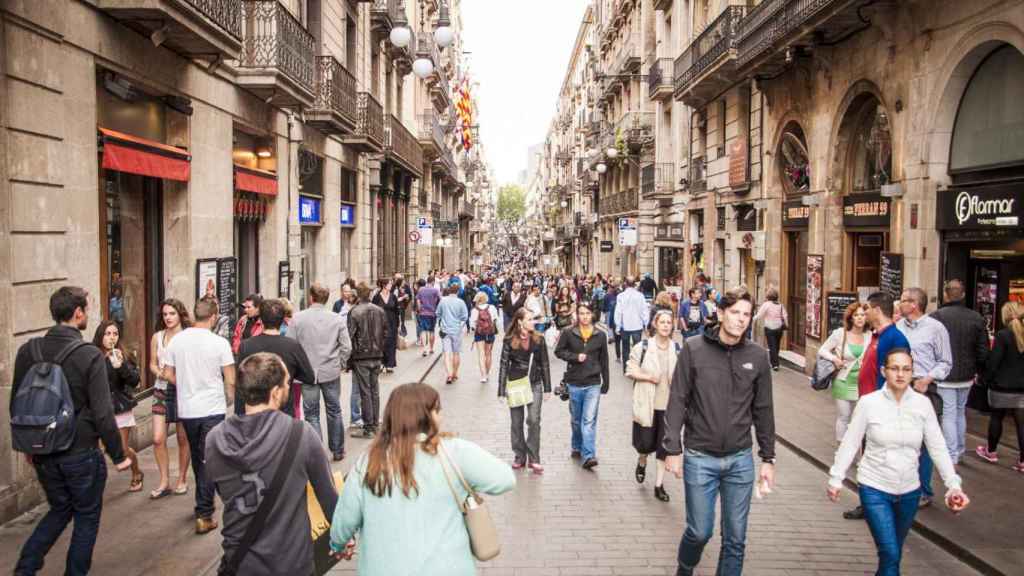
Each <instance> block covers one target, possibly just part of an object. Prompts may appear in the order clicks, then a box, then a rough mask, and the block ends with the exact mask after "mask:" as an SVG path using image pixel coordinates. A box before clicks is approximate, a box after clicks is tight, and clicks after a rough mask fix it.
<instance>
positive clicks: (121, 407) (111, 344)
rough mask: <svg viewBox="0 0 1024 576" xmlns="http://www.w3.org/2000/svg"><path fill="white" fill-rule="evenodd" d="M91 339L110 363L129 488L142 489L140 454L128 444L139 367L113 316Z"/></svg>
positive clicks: (112, 398)
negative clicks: (128, 462)
mask: <svg viewBox="0 0 1024 576" xmlns="http://www.w3.org/2000/svg"><path fill="white" fill-rule="evenodd" d="M92 343H93V345H94V346H96V347H97V348H99V349H100V351H101V352H103V356H104V358H105V360H106V363H107V384H108V385H109V386H110V400H111V402H112V403H113V405H114V419H115V420H117V431H118V432H119V433H120V434H121V445H122V446H124V454H125V456H127V457H128V459H129V460H131V462H132V482H131V484H129V485H128V491H129V492H138V491H140V490H142V480H143V478H144V475H143V474H142V470H141V469H140V468H139V457H138V456H137V455H136V454H135V451H134V450H132V449H131V447H130V446H129V445H128V436H129V434H131V431H132V428H135V413H134V412H132V409H134V408H135V406H136V405H137V404H138V403H137V402H136V401H135V393H134V392H133V391H134V390H135V388H137V387H138V386H139V369H138V367H136V366H135V363H134V362H132V359H131V358H129V357H128V355H127V354H125V352H124V348H122V347H121V329H120V328H118V327H117V323H116V322H114V321H113V320H104V321H103V322H100V325H99V326H97V327H96V333H95V334H93V337H92Z"/></svg>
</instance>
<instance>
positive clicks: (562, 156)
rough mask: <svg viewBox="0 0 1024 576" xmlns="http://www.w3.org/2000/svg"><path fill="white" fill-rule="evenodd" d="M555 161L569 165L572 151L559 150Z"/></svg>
mask: <svg viewBox="0 0 1024 576" xmlns="http://www.w3.org/2000/svg"><path fill="white" fill-rule="evenodd" d="M555 162H558V163H559V164H560V165H562V166H568V165H569V164H570V163H571V162H572V152H559V153H558V154H555Z"/></svg>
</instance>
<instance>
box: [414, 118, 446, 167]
mask: <svg viewBox="0 0 1024 576" xmlns="http://www.w3.org/2000/svg"><path fill="white" fill-rule="evenodd" d="M419 129H420V133H419V140H420V145H421V146H422V147H423V148H424V151H425V152H426V155H427V156H429V157H430V158H435V157H437V156H438V155H439V154H441V153H442V151H443V150H445V148H446V146H445V143H444V129H442V128H441V122H440V121H439V119H438V116H437V113H436V112H434V111H433V110H429V109H428V110H426V111H424V112H423V114H420V116H419Z"/></svg>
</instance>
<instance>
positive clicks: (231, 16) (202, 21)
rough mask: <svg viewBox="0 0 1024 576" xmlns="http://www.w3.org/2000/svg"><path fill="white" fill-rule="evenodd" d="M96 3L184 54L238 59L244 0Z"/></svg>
mask: <svg viewBox="0 0 1024 576" xmlns="http://www.w3.org/2000/svg"><path fill="white" fill-rule="evenodd" d="M96 6H97V7H98V8H99V9H101V10H103V11H105V12H107V13H108V14H110V15H111V16H113V17H114V19H116V20H118V21H119V22H121V23H122V24H124V25H126V26H128V27H129V28H132V29H133V30H135V31H136V32H139V33H140V34H142V35H144V36H150V37H152V36H153V34H154V33H156V32H157V31H159V30H162V31H163V37H164V40H163V43H162V45H163V46H166V47H167V48H170V49H171V50H174V51H175V52H177V53H179V54H182V55H185V56H211V55H218V56H221V57H223V58H226V59H229V60H236V59H238V56H239V54H240V52H241V49H242V0H97V2H96Z"/></svg>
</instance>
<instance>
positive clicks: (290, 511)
mask: <svg viewBox="0 0 1024 576" xmlns="http://www.w3.org/2000/svg"><path fill="white" fill-rule="evenodd" d="M292 422H293V420H292V418H290V417H289V416H288V415H287V414H284V413H283V412H278V411H277V410H271V411H267V412H261V413H259V414H253V415H251V416H246V415H241V416H232V417H231V418H228V419H227V420H225V421H224V422H223V423H221V424H220V425H218V426H217V427H216V428H214V429H213V430H211V431H210V433H209V435H208V436H207V438H206V471H207V473H208V474H209V475H210V479H211V480H213V482H214V483H215V485H216V487H217V492H218V493H219V494H220V497H221V500H222V501H223V502H224V519H223V528H222V529H221V533H222V536H223V537H224V543H223V545H224V558H230V557H231V554H233V553H234V551H235V548H236V547H237V546H238V543H239V541H240V540H241V539H242V536H243V535H244V534H245V531H246V530H247V529H248V527H249V522H250V519H251V518H252V515H253V514H255V513H256V509H257V508H258V507H259V503H260V502H261V501H262V497H263V490H265V489H267V488H269V487H270V483H271V482H272V481H273V478H274V473H275V472H276V471H277V466H278V464H279V463H280V462H281V458H282V457H283V456H284V447H285V444H287V442H288V433H289V430H290V427H291V425H292ZM302 426H303V431H302V439H301V440H300V442H299V449H298V452H297V453H296V455H295V460H294V462H293V463H292V467H291V474H289V475H288V476H287V477H286V479H285V482H284V487H283V488H282V490H281V494H280V496H279V497H278V499H277V503H276V504H275V506H274V508H273V510H271V512H270V515H269V516H268V517H267V522H266V525H265V526H264V527H263V531H262V532H260V534H259V537H257V538H256V542H255V543H254V544H253V546H252V548H250V549H249V553H248V554H246V556H245V559H244V560H242V563H241V565H240V566H239V569H238V574H245V575H246V576H252V575H255V576H262V575H268V576H270V575H277V574H311V573H312V572H313V542H312V540H311V538H310V534H311V530H310V526H309V514H308V512H307V504H306V482H307V481H308V482H310V483H312V485H313V490H314V491H315V492H316V498H317V500H318V501H319V502H320V508H321V509H323V511H324V517H325V518H332V517H333V516H334V507H335V505H336V504H337V503H338V492H337V490H335V488H334V483H333V481H332V479H331V466H330V462H329V461H328V458H327V452H326V450H324V447H323V444H322V443H321V441H320V437H319V436H317V434H316V432H314V431H313V427H312V426H310V425H309V424H307V423H305V422H303V423H302ZM223 567H224V559H222V560H221V568H222V569H223Z"/></svg>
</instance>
